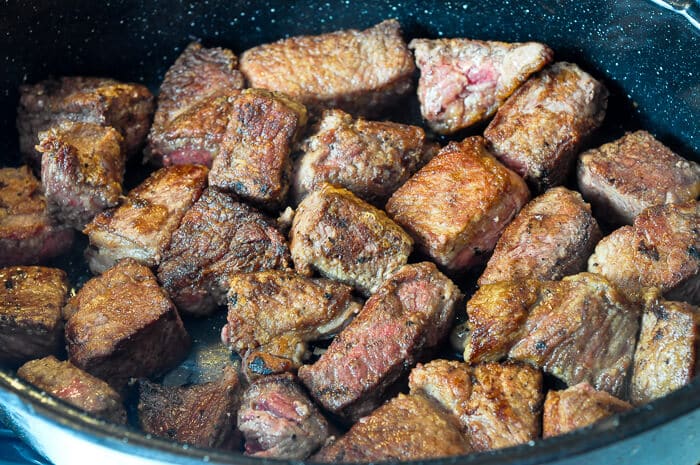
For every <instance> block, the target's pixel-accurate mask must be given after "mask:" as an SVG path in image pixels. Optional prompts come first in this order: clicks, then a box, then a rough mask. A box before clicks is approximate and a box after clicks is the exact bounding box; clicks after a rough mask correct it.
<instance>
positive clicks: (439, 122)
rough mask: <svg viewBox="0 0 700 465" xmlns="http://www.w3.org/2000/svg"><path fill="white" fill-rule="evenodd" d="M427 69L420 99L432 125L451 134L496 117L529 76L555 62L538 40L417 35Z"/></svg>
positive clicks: (419, 60) (415, 44) (419, 59)
mask: <svg viewBox="0 0 700 465" xmlns="http://www.w3.org/2000/svg"><path fill="white" fill-rule="evenodd" d="M408 47H409V48H410V49H412V50H413V52H414V53H415V55H416V65H418V68H419V69H420V71H421V76H420V80H419V81H418V98H419V99H420V104H421V113H422V114H423V118H425V120H426V121H427V123H428V125H429V126H430V128H431V129H433V130H434V131H436V132H439V133H440V134H450V133H453V132H456V131H458V130H460V129H463V128H466V127H469V126H471V125H473V124H475V123H478V122H479V121H483V120H485V119H487V118H489V117H491V116H492V115H493V114H494V113H496V110H498V107H500V106H501V105H502V104H503V102H504V101H505V100H506V98H508V96H509V95H510V94H512V93H513V91H515V89H517V88H518V87H519V86H520V85H521V84H522V83H523V82H525V81H526V80H527V78H528V77H529V76H530V75H531V74H532V73H535V72H537V71H539V70H540V69H542V68H543V67H544V66H545V65H547V64H548V63H549V62H550V61H552V55H553V52H552V50H551V49H550V48H549V47H547V46H546V45H543V44H539V43H537V42H526V43H512V44H509V43H505V42H494V41H488V42H486V41H481V40H469V39H437V40H428V39H414V40H412V41H411V43H410V44H408Z"/></svg>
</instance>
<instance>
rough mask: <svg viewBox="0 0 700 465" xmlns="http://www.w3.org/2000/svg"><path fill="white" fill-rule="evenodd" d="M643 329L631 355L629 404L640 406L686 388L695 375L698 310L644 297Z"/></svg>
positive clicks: (654, 294)
mask: <svg viewBox="0 0 700 465" xmlns="http://www.w3.org/2000/svg"><path fill="white" fill-rule="evenodd" d="M645 300H646V301H645V306H644V313H643V314H642V329H641V331H640V334H639V341H638V342H637V349H636V351H635V353H634V367H633V370H632V380H631V382H630V400H631V401H632V403H634V404H637V405H640V404H645V403H647V402H650V401H652V400H654V399H656V398H658V397H662V396H665V395H666V394H668V393H670V392H672V391H675V390H676V389H679V388H681V387H683V386H684V385H686V384H688V383H689V382H690V380H691V379H692V378H693V376H694V375H695V363H696V360H697V352H696V350H697V343H698V324H700V309H698V307H696V306H694V305H690V304H688V303H685V302H670V301H665V300H663V299H661V298H660V296H659V295H658V291H657V290H652V291H650V292H648V293H647V294H646V295H645Z"/></svg>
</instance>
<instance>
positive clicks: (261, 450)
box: [238, 374, 329, 460]
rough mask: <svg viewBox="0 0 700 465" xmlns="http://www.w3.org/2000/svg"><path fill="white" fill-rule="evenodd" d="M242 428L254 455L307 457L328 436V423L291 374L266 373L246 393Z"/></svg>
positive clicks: (249, 452) (241, 412) (240, 413)
mask: <svg viewBox="0 0 700 465" xmlns="http://www.w3.org/2000/svg"><path fill="white" fill-rule="evenodd" d="M238 428H239V429H240V430H241V432H242V433H243V436H244V437H245V453H246V454H247V455H252V456H253V457H266V458H275V459H297V460H303V459H305V458H307V457H308V456H309V455H311V454H312V453H313V452H315V451H316V450H317V449H318V448H319V447H321V446H322V445H323V444H324V443H325V442H326V439H327V438H328V429H329V428H328V422H327V421H326V419H325V418H324V417H323V415H321V412H319V411H318V409H317V408H316V406H315V405H314V404H313V402H311V399H309V398H308V397H307V396H306V394H304V391H303V390H302V389H301V387H300V386H299V385H298V384H297V383H296V381H295V380H294V377H293V376H292V375H290V374H284V375H275V376H266V377H264V378H261V379H259V380H257V381H256V382H254V383H253V384H252V385H251V386H250V387H249V388H248V389H247V390H246V391H245V393H244V394H243V402H242V404H241V409H240V410H239V411H238Z"/></svg>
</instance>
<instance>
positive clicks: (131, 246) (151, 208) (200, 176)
mask: <svg viewBox="0 0 700 465" xmlns="http://www.w3.org/2000/svg"><path fill="white" fill-rule="evenodd" d="M206 183H207V169H206V168H205V167H204V166H198V165H181V166H171V167H168V168H161V169H160V170H158V171H156V172H154V173H153V174H151V176H150V177H149V178H148V179H146V180H145V181H144V182H143V183H141V184H140V185H139V186H137V187H135V188H134V189H132V190H131V192H129V195H128V196H127V197H126V198H125V199H124V200H123V202H122V204H121V205H120V206H119V207H117V208H114V209H110V210H106V211H104V212H102V213H100V214H99V215H97V216H96V217H95V218H94V219H93V220H92V222H91V223H90V224H88V225H87V226H86V227H85V230H84V231H83V232H84V233H85V234H87V235H88V236H90V246H89V247H88V250H87V251H86V252H85V255H86V257H87V259H88V264H89V265H90V269H91V270H92V272H93V273H101V272H103V271H104V270H106V269H107V268H110V267H111V266H113V265H114V264H115V263H116V262H117V261H118V260H119V259H121V258H125V257H130V258H133V259H134V260H136V261H138V262H139V263H142V264H144V265H147V266H156V265H158V264H159V263H160V261H161V259H162V257H163V253H164V252H165V249H166V247H168V245H169V244H170V238H171V236H172V234H173V232H175V230H176V229H177V227H178V226H179V225H180V220H181V219H182V217H183V216H184V214H185V212H186V211H187V210H188V209H189V208H190V207H191V206H192V204H193V203H194V202H195V201H196V200H197V199H198V198H199V196H200V195H201V194H202V191H203V190H204V187H205V186H206Z"/></svg>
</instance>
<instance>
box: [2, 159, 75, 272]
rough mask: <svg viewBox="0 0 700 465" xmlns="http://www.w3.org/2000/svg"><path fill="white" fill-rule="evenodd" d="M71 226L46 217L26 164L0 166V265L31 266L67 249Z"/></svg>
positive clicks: (38, 187) (43, 201) (37, 186)
mask: <svg viewBox="0 0 700 465" xmlns="http://www.w3.org/2000/svg"><path fill="white" fill-rule="evenodd" d="M73 236H74V234H73V229H72V228H70V227H67V226H63V225H57V224H55V223H54V222H53V221H52V220H51V218H50V217H49V214H48V210H47V207H46V198H45V197H44V195H43V193H42V190H41V183H40V182H39V180H38V179H37V178H35V177H34V175H33V174H32V171H31V170H30V169H29V167H28V166H22V167H20V168H0V266H11V265H33V264H37V263H42V262H45V261H46V260H48V259H50V258H53V257H55V256H57V255H60V254H62V253H63V252H65V251H67V250H69V249H70V247H71V245H72V244H73Z"/></svg>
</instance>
